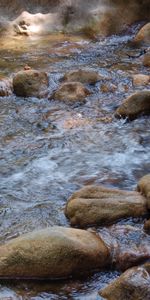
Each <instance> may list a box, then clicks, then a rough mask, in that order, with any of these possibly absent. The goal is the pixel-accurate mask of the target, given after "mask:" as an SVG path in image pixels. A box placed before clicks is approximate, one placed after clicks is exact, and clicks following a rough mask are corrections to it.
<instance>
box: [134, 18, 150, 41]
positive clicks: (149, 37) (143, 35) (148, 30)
mask: <svg viewBox="0 0 150 300" xmlns="http://www.w3.org/2000/svg"><path fill="white" fill-rule="evenodd" d="M134 41H135V42H144V43H147V44H148V43H150V23H147V24H146V25H144V26H143V27H142V28H141V29H140V31H139V32H138V33H137V35H136V37H135V39H134Z"/></svg>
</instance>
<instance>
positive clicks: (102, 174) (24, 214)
mask: <svg viewBox="0 0 150 300" xmlns="http://www.w3.org/2000/svg"><path fill="white" fill-rule="evenodd" d="M134 32H135V28H134V30H133V34H134ZM131 38H132V35H130V36H129V35H124V36H123V35H122V36H118V37H117V36H113V37H111V38H106V39H102V40H101V41H99V42H96V43H93V42H89V41H85V40H81V37H75V38H71V37H68V36H64V35H62V36H61V37H60V36H59V37H57V38H56V37H55V38H54V37H51V40H48V39H47V38H46V40H45V41H44V38H41V40H33V41H30V43H29V42H28V40H27V39H26V40H24V43H21V41H23V40H22V38H19V39H15V40H13V41H9V42H8V41H7V49H5V50H4V48H5V46H6V45H4V44H3V45H2V46H1V50H0V53H1V60H0V65H2V66H3V67H4V66H5V68H4V69H3V70H4V71H3V75H8V74H9V75H11V74H12V73H13V72H16V71H18V70H20V69H22V68H23V66H24V65H25V64H29V65H31V67H34V68H35V67H36V68H38V69H42V70H46V71H47V72H48V73H49V82H50V90H49V92H50V93H52V92H53V91H54V90H55V89H56V88H57V86H58V85H59V79H60V78H61V76H62V75H63V74H64V73H65V72H66V71H67V70H71V69H74V68H77V67H80V68H81V67H87V66H88V67H90V68H92V70H93V69H94V70H96V71H98V72H100V73H101V74H103V76H104V78H106V77H110V82H111V83H112V84H115V85H116V87H117V90H116V91H115V92H114V93H112V92H111V93H110V92H108V93H106V94H105V93H102V92H101V90H100V84H102V83H103V80H102V81H101V82H98V83H97V84H96V86H88V88H89V89H91V91H92V93H93V95H91V96H90V97H89V98H88V99H87V102H86V104H85V105H84V106H79V105H75V106H70V107H69V106H67V105H65V104H62V103H59V102H57V101H52V102H49V101H48V100H47V99H42V100H38V99H35V98H29V99H23V98H17V97H14V96H11V97H5V98H1V99H0V124H1V126H2V129H3V130H1V132H0V142H1V149H0V159H1V180H0V188H1V194H0V225H1V226H0V235H1V237H0V242H1V243H2V242H4V241H6V240H8V239H10V238H12V237H15V236H18V235H20V234H22V233H24V232H28V231H30V230H33V229H35V228H36V229H37V228H45V227H47V226H52V225H62V226H69V224H68V221H67V220H66V218H65V216H64V211H63V210H64V206H65V203H66V200H67V199H68V197H69V196H70V195H71V194H72V193H73V192H74V191H75V190H77V189H78V188H80V187H82V186H83V185H86V184H99V183H104V184H105V185H107V186H109V187H117V188H118V187H119V188H124V189H129V190H131V189H134V188H135V187H136V184H137V181H138V180H139V178H140V177H142V176H143V175H145V174H146V173H148V172H149V170H150V154H149V153H150V143H149V141H150V140H149V136H150V120H149V118H148V117H141V118H139V119H138V120H135V121H133V122H127V120H123V121H122V120H120V121H118V120H115V119H114V118H113V117H112V115H113V112H114V110H115V109H116V107H117V106H118V105H119V104H120V103H121V101H122V100H123V99H124V98H125V97H126V96H127V95H129V94H130V93H132V92H134V91H135V88H134V87H133V86H132V79H131V74H132V72H135V71H136V72H139V73H140V72H145V69H144V67H143V66H142V65H141V63H140V61H139V60H138V61H137V60H136V61H134V63H133V62H132V61H131V60H129V59H128V58H127V56H126V53H127V52H128V51H129V50H130V47H129V44H128V41H129V40H130V39H131ZM35 49H36V51H35ZM138 51H139V50H138V49H135V52H137V53H138ZM37 62H38V63H37ZM125 87H128V89H127V88H125ZM106 118H107V119H106ZM107 120H108V121H107ZM104 121H105V122H104ZM128 222H129V224H133V222H132V220H128ZM136 222H138V223H139V224H140V225H139V227H141V223H142V222H143V220H137V221H136ZM131 238H132V236H131ZM117 276H118V273H117V272H102V273H97V274H95V275H93V276H91V277H90V278H88V279H77V280H75V281H72V280H69V281H67V282H57V283H56V282H55V283H49V282H48V283H40V284H39V283H37V284H36V283H32V282H28V283H19V282H17V283H15V284H12V283H10V282H9V283H4V284H2V285H1V286H0V297H3V298H4V299H11V298H12V299H17V300H18V299H19V300H20V299H23V300H31V299H32V300H33V299H35V300H39V299H44V300H48V299H51V300H52V299H54V300H57V299H76V300H77V299H84V300H89V299H90V300H96V299H97V291H98V290H99V289H100V288H102V287H103V286H104V285H106V284H107V283H108V282H110V281H111V280H112V279H113V278H116V277H117Z"/></svg>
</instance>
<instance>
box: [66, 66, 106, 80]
mask: <svg viewBox="0 0 150 300" xmlns="http://www.w3.org/2000/svg"><path fill="white" fill-rule="evenodd" d="M101 79H103V77H102V76H100V75H99V74H98V72H95V71H92V70H82V69H79V70H73V71H70V72H67V73H66V74H65V75H64V77H63V80H64V81H69V82H72V81H75V82H81V83H87V84H95V83H96V82H97V81H99V80H101Z"/></svg>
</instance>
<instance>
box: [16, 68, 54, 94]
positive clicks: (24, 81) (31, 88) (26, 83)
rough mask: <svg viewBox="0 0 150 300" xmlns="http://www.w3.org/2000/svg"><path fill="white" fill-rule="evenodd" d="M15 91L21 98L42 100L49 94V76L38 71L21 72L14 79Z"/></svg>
mask: <svg viewBox="0 0 150 300" xmlns="http://www.w3.org/2000/svg"><path fill="white" fill-rule="evenodd" d="M13 89H14V93H15V94H16V95H17V96H20V97H37V98H42V97H44V96H46V95H47V93H48V76H47V74H46V73H45V72H40V71H37V70H24V71H20V72H18V73H17V74H16V75H15V76H14V78H13Z"/></svg>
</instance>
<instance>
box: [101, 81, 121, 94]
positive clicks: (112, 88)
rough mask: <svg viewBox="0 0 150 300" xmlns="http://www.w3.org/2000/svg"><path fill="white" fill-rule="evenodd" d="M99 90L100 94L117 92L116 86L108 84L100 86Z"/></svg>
mask: <svg viewBox="0 0 150 300" xmlns="http://www.w3.org/2000/svg"><path fill="white" fill-rule="evenodd" d="M100 89H101V91H102V93H114V92H115V91H116V90H117V86H116V85H114V84H112V83H110V84H105V83H103V84H101V86H100Z"/></svg>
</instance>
